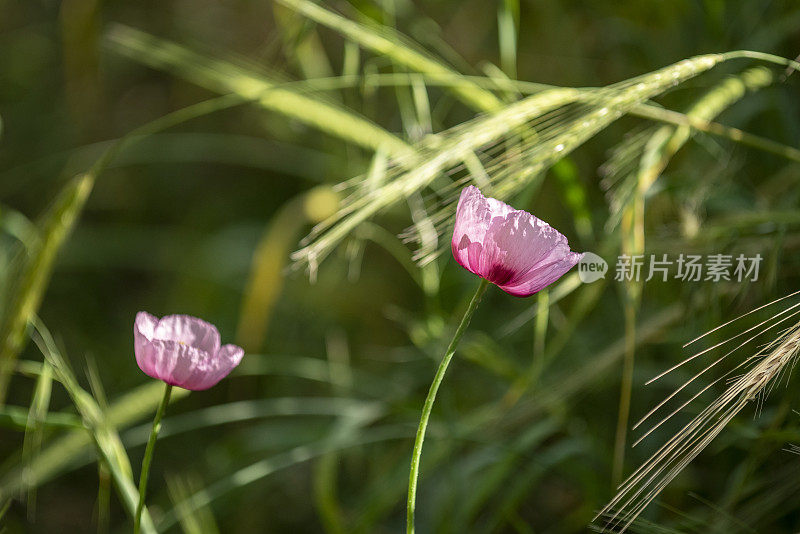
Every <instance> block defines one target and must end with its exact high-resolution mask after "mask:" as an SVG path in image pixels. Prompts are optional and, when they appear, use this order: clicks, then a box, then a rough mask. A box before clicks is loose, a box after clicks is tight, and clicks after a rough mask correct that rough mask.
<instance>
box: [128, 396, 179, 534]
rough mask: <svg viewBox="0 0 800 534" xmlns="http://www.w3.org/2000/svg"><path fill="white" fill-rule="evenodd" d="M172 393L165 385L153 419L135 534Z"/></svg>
mask: <svg viewBox="0 0 800 534" xmlns="http://www.w3.org/2000/svg"><path fill="white" fill-rule="evenodd" d="M171 393H172V385H171V384H164V397H163V398H162V399H161V404H159V405H158V410H157V411H156V417H155V419H153V429H152V430H151V431H150V439H148V440H147V448H146V449H145V450H144V458H143V459H142V472H141V474H140V475H139V504H138V505H137V506H136V515H135V516H134V520H133V532H134V534H139V528H140V525H141V522H142V510H143V509H144V498H145V494H146V493H147V477H148V475H149V474H150V463H151V462H152V461H153V451H154V450H155V448H156V439H157V438H158V432H159V430H161V418H162V417H164V412H165V411H166V409H167V404H169V396H170V394H171Z"/></svg>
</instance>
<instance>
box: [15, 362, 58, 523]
mask: <svg viewBox="0 0 800 534" xmlns="http://www.w3.org/2000/svg"><path fill="white" fill-rule="evenodd" d="M52 386H53V369H52V367H51V366H50V365H49V364H48V363H47V362H45V363H44V364H42V372H41V373H40V374H39V377H38V378H37V380H36V387H35V388H34V392H33V399H31V404H30V408H29V410H28V421H27V423H26V425H25V440H24V441H23V443H22V461H23V464H24V465H28V464H30V462H31V461H32V459H33V458H34V457H36V455H37V454H38V453H39V450H40V449H41V447H42V440H43V433H44V428H45V423H44V422H45V420H46V419H47V413H48V410H49V407H50V393H51V392H52ZM23 469H24V468H23ZM27 490H28V491H27V493H28V505H27V510H28V516H29V517H34V515H35V513H36V487H35V486H33V485H30V484H29V487H28V488H27Z"/></svg>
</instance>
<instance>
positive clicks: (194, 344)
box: [133, 312, 244, 390]
mask: <svg viewBox="0 0 800 534" xmlns="http://www.w3.org/2000/svg"><path fill="white" fill-rule="evenodd" d="M133 339H134V352H135V353H136V363H138V364H139V368H140V369H141V370H142V371H144V372H145V374H147V375H150V376H152V377H153V378H157V379H159V380H163V381H164V382H166V383H167V384H170V385H172V386H178V387H182V388H184V389H192V390H202V389H208V388H210V387H211V386H213V385H214V384H216V383H217V382H219V381H220V380H222V379H223V378H225V377H226V376H227V375H228V373H230V372H231V371H232V370H233V368H234V367H236V366H237V365H239V362H240V361H242V356H244V350H242V349H241V348H240V347H237V346H236V345H223V346H222V347H220V336H219V331H217V328H216V327H215V326H214V325H213V324H211V323H207V322H206V321H203V320H202V319H198V318H196V317H190V316H188V315H167V316H165V317H163V318H161V319H158V318H157V317H154V316H152V315H150V314H149V313H147V312H139V313H137V314H136V320H135V322H134V325H133Z"/></svg>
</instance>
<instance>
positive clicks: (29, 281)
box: [0, 174, 94, 405]
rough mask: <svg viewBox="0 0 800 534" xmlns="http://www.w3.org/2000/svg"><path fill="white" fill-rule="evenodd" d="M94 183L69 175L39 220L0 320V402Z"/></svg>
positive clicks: (92, 179)
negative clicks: (36, 239)
mask: <svg viewBox="0 0 800 534" xmlns="http://www.w3.org/2000/svg"><path fill="white" fill-rule="evenodd" d="M93 185H94V176H93V175H91V174H83V175H80V176H77V177H75V178H73V179H71V180H70V181H69V182H68V183H67V184H66V185H65V186H64V187H63V189H62V190H61V193H60V194H59V196H58V198H57V199H56V201H55V203H54V204H53V206H52V207H51V208H50V210H49V211H48V213H47V214H46V215H45V216H44V218H43V220H42V221H41V223H40V225H39V226H40V228H41V236H42V243H41V246H39V247H38V248H37V250H36V252H35V254H34V255H33V256H32V257H30V258H29V259H28V261H27V263H26V265H25V267H24V270H23V272H22V274H21V277H20V279H19V280H18V281H17V285H16V287H15V288H14V291H13V292H12V294H11V295H10V300H9V305H8V307H7V308H6V312H5V314H4V316H3V319H2V323H0V405H1V404H3V403H4V400H5V396H6V393H7V387H8V380H9V378H10V375H11V373H12V371H13V369H14V364H15V362H16V360H17V356H18V355H19V352H20V351H21V350H22V347H23V345H24V343H25V339H26V329H27V327H28V322H29V321H31V320H32V319H33V317H34V315H35V314H36V312H37V310H38V308H39V304H40V302H41V300H42V296H43V294H44V291H45V289H46V287H47V282H48V280H49V279H50V273H51V272H52V270H53V263H54V262H55V258H56V254H57V253H58V250H59V249H60V248H61V245H62V244H63V243H64V240H65V239H66V238H67V236H68V235H69V233H70V231H71V230H72V227H73V226H74V225H75V222H76V220H77V217H78V215H79V214H80V212H81V210H82V209H83V205H84V203H85V202H86V199H87V197H88V195H89V192H90V191H91V189H92V186H93Z"/></svg>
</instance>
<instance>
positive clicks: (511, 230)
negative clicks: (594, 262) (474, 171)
mask: <svg viewBox="0 0 800 534" xmlns="http://www.w3.org/2000/svg"><path fill="white" fill-rule="evenodd" d="M452 249H453V256H454V257H455V259H456V261H457V262H458V263H459V264H461V266H462V267H464V268H465V269H467V270H468V271H470V272H471V273H474V274H477V275H478V276H480V277H481V278H485V279H486V280H488V281H490V282H492V283H493V284H495V285H497V286H498V287H499V288H500V289H502V290H503V291H505V292H506V293H508V294H510V295H514V296H515V297H529V296H531V295H533V294H534V293H536V292H537V291H541V290H542V289H544V288H545V287H547V286H549V285H550V284H552V283H553V282H555V281H556V280H558V279H559V278H561V277H562V276H563V275H564V274H565V273H566V272H567V271H569V270H570V269H571V268H572V267H573V266H574V265H575V264H576V263H578V262H579V261H580V260H581V258H582V257H583V254H578V253H576V252H571V251H570V249H569V243H568V242H567V238H566V237H564V236H563V235H561V233H559V232H558V230H556V229H554V228H553V227H551V226H550V225H549V224H547V223H546V222H544V221H542V220H540V219H537V218H536V217H534V216H533V215H531V214H530V213H528V212H527V211H523V210H515V209H514V208H512V207H511V206H509V205H508V204H506V203H504V202H501V201H499V200H497V199H494V198H486V197H484V196H483V194H482V193H481V192H480V190H478V188H477V187H475V186H473V185H471V186H469V187H466V188H464V190H463V191H461V198H459V200H458V208H457V210H456V226H455V229H454V230H453V241H452Z"/></svg>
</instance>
